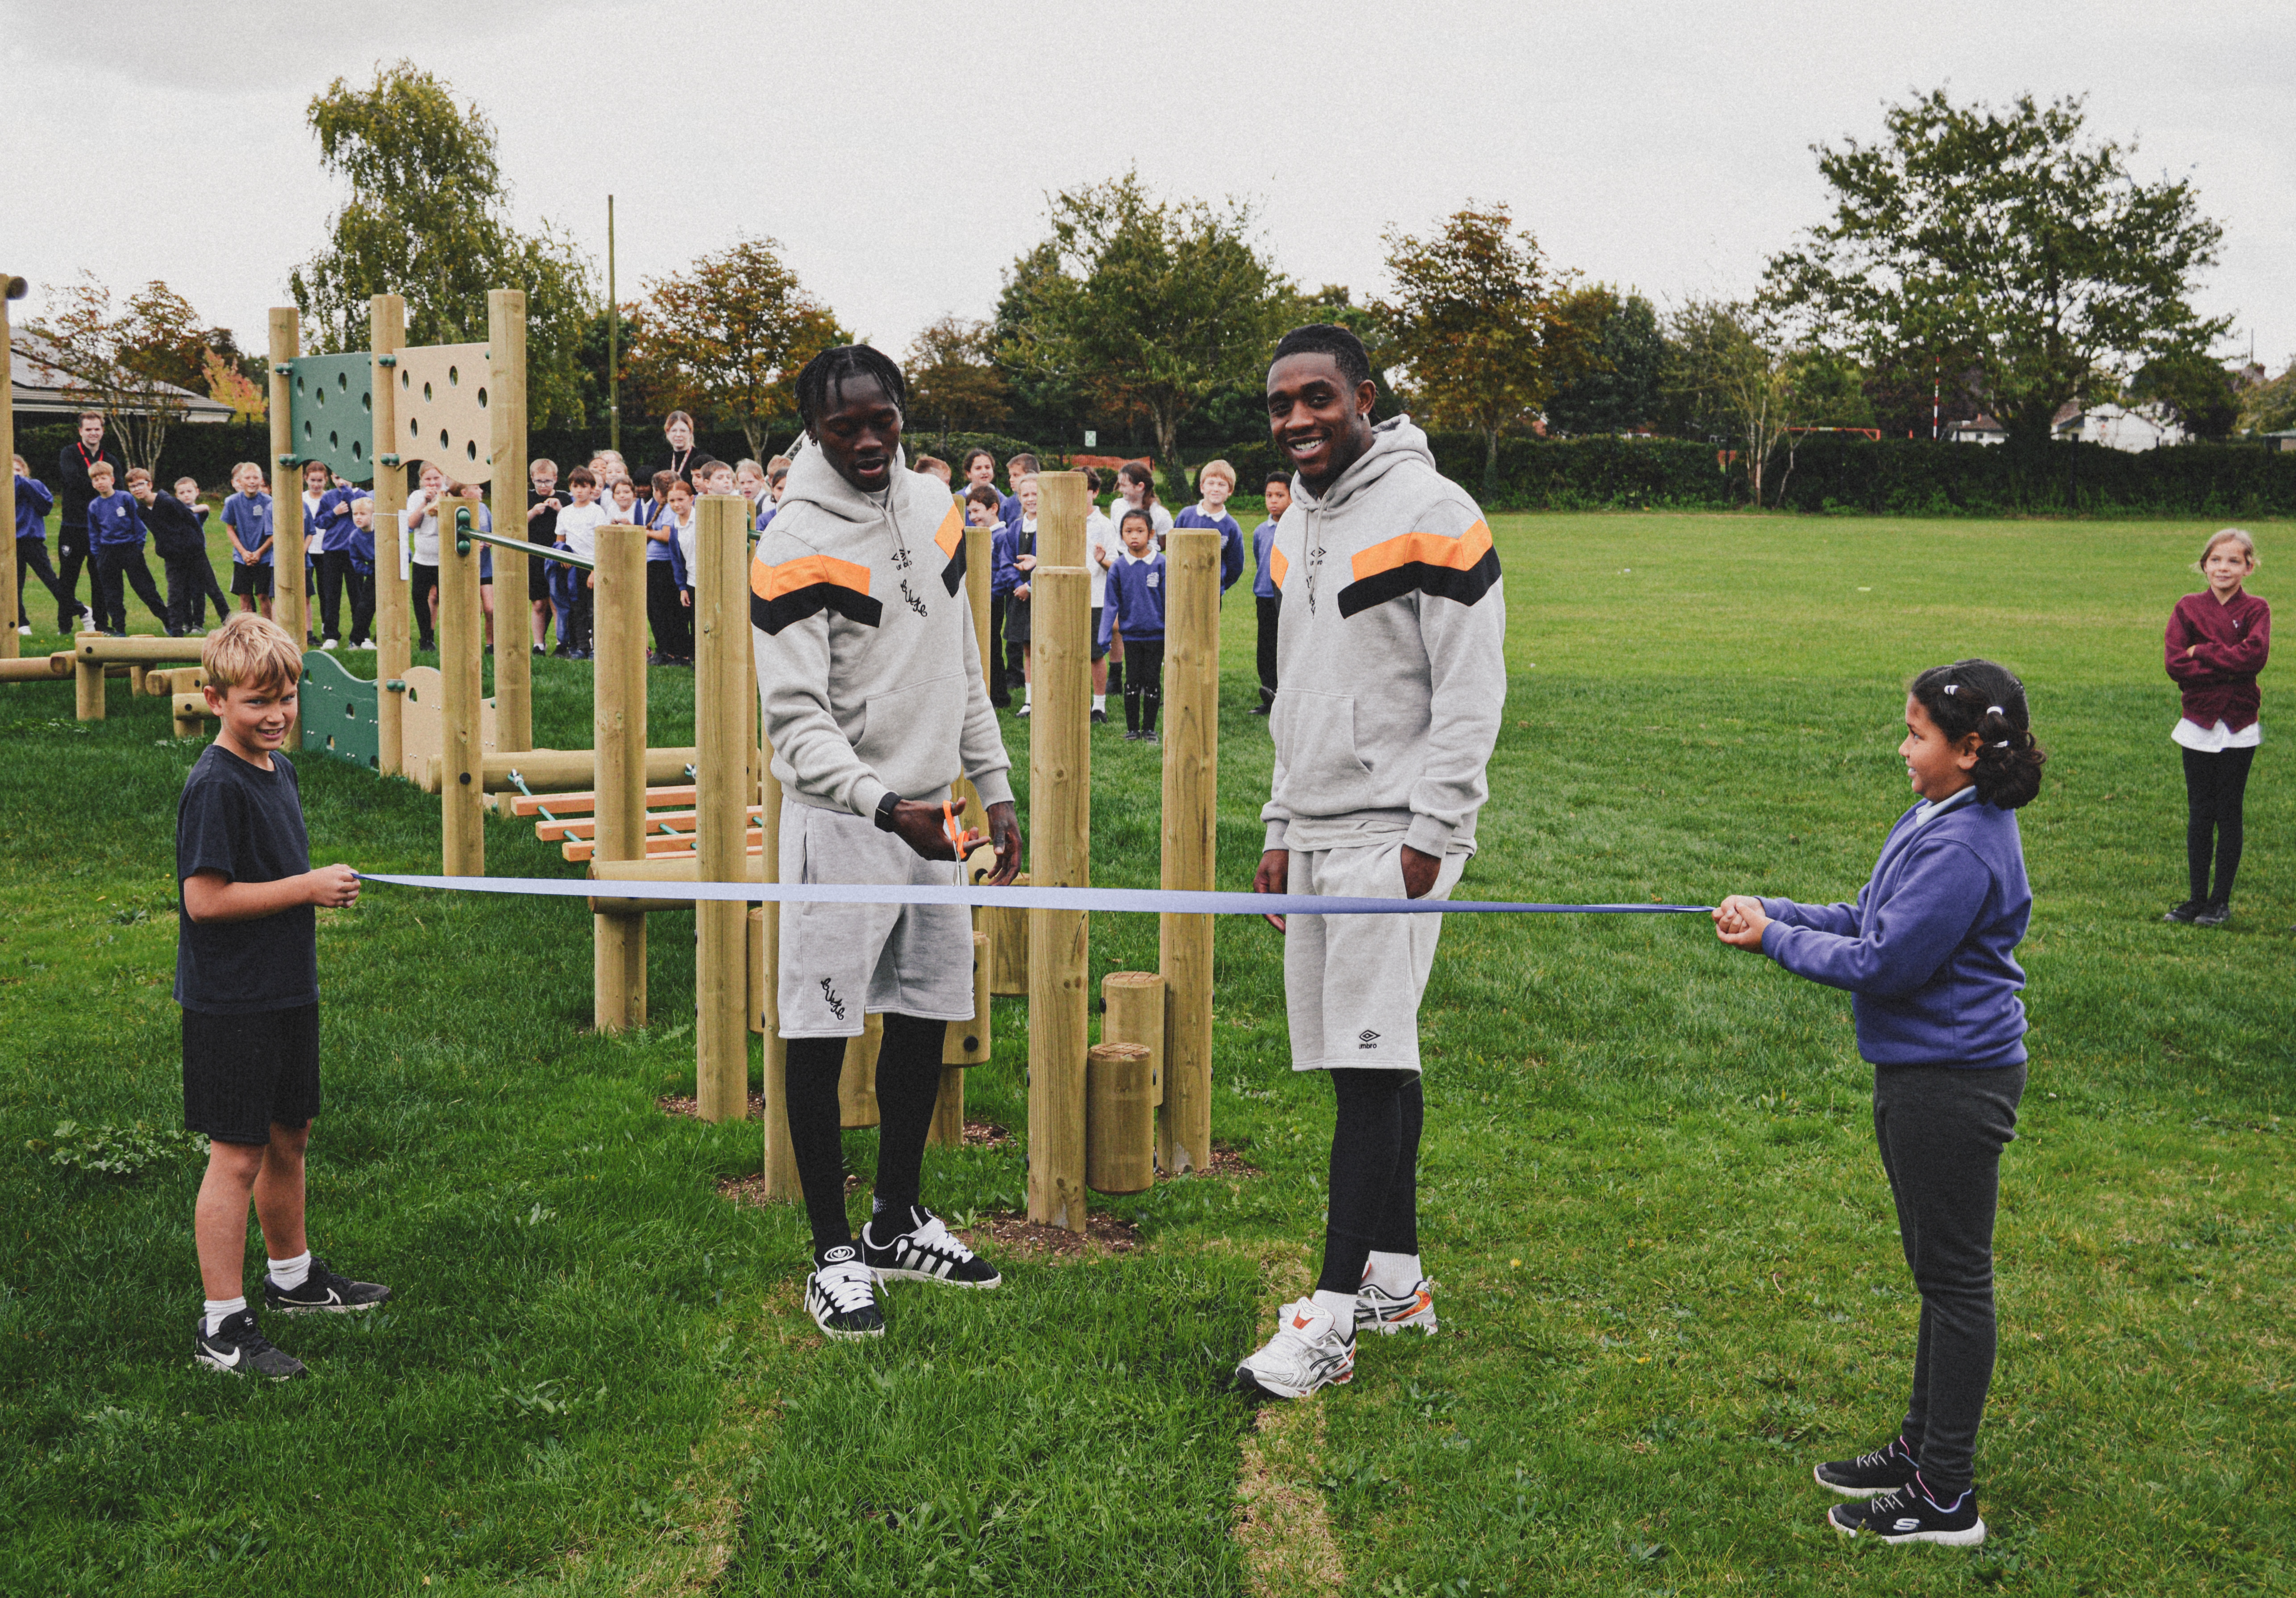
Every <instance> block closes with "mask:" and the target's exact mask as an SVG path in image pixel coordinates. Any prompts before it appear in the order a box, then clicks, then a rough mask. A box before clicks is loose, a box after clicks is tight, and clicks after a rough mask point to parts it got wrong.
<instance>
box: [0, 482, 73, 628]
mask: <svg viewBox="0 0 2296 1598" xmlns="http://www.w3.org/2000/svg"><path fill="white" fill-rule="evenodd" d="M15 459H16V614H15V615H14V616H12V617H11V618H8V619H7V622H8V625H10V626H12V627H14V628H15V629H16V630H17V632H19V633H21V634H24V635H29V634H30V633H31V630H32V624H31V623H30V622H29V621H27V620H25V619H24V574H25V572H26V571H28V570H29V571H32V572H35V573H37V575H38V577H39V579H40V581H42V582H43V583H45V584H46V585H47V586H48V593H49V594H50V595H51V596H52V597H53V599H54V600H55V602H56V604H57V607H58V608H59V609H62V608H63V603H64V590H63V585H62V584H61V583H59V582H57V581H56V569H55V568H54V567H53V566H52V565H50V564H49V563H48V511H49V508H50V507H51V506H53V504H55V503H56V496H54V495H53V494H51V493H49V492H48V486H47V484H45V483H44V482H42V481H41V480H40V479H38V478H36V477H34V476H33V475H32V469H31V468H30V467H29V466H27V465H26V464H24V457H23V456H22V455H18V456H17V457H16V458H15Z"/></svg>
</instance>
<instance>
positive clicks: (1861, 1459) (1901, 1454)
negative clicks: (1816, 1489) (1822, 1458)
mask: <svg viewBox="0 0 2296 1598" xmlns="http://www.w3.org/2000/svg"><path fill="white" fill-rule="evenodd" d="M1919 1469H1921V1465H1920V1463H1918V1462H1917V1461H1916V1460H1915V1458H1914V1455H1913V1452H1912V1450H1910V1449H1908V1448H1907V1446H1906V1439H1905V1438H1902V1437H1893V1438H1890V1446H1888V1447H1886V1448H1876V1449H1874V1451H1873V1452H1872V1453H1870V1454H1861V1455H1858V1456H1857V1458H1856V1459H1830V1460H1828V1461H1826V1462H1825V1463H1824V1464H1822V1465H1820V1466H1818V1467H1817V1468H1816V1470H1814V1471H1811V1472H1810V1474H1811V1475H1812V1476H1815V1477H1816V1478H1817V1485H1818V1486H1820V1487H1832V1488H1833V1490H1834V1491H1835V1492H1837V1493H1840V1494H1841V1496H1843V1497H1845V1498H1878V1497H1880V1496H1882V1494H1883V1493H1887V1492H1892V1491H1894V1490H1896V1489H1897V1488H1898V1487H1903V1486H1905V1485H1906V1483H1907V1482H1909V1481H1911V1480H1912V1479H1914V1472H1915V1471H1918V1470H1919Z"/></svg>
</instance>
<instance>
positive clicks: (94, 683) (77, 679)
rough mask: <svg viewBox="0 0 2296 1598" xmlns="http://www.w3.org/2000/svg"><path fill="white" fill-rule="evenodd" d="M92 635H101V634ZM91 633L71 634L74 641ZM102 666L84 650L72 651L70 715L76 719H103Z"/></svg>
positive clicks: (101, 663)
mask: <svg viewBox="0 0 2296 1598" xmlns="http://www.w3.org/2000/svg"><path fill="white" fill-rule="evenodd" d="M89 636H91V635H89V634H86V633H75V634H73V635H72V638H73V641H74V643H78V641H79V640H80V639H83V638H86V637H89ZM94 636H98V637H101V636H102V635H101V634H96V635H94ZM103 668H104V663H103V662H102V661H101V660H91V659H90V658H89V657H88V655H87V653H86V651H83V650H79V649H77V648H76V649H74V650H73V651H72V715H73V716H74V717H76V718H78V720H81V721H102V719H103V676H104V669H103Z"/></svg>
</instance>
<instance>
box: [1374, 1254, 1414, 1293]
mask: <svg viewBox="0 0 2296 1598" xmlns="http://www.w3.org/2000/svg"><path fill="white" fill-rule="evenodd" d="M1422 1274H1423V1273H1422V1272H1421V1271H1420V1268H1419V1256H1418V1255H1416V1254H1382V1253H1381V1252H1380V1251H1379V1250H1377V1249H1374V1250H1372V1251H1371V1264H1370V1266H1369V1267H1368V1268H1367V1269H1366V1270H1365V1273H1364V1285H1365V1286H1366V1287H1376V1288H1378V1289H1380V1290H1381V1291H1383V1292H1390V1293H1393V1294H1394V1295H1395V1296H1396V1297H1397V1298H1398V1299H1399V1298H1401V1297H1403V1295H1404V1294H1406V1293H1407V1292H1409V1291H1411V1290H1412V1289H1413V1288H1415V1287H1417V1286H1418V1285H1419V1282H1420V1278H1421V1275H1422Z"/></svg>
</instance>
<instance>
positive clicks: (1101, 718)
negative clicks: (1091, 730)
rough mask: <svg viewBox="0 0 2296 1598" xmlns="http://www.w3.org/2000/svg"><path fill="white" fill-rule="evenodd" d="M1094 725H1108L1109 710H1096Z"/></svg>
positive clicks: (1093, 716)
mask: <svg viewBox="0 0 2296 1598" xmlns="http://www.w3.org/2000/svg"><path fill="white" fill-rule="evenodd" d="M1092 725H1095V726H1096V727H1099V726H1106V725H1108V712H1107V711H1105V710H1095V711H1094V712H1093V713H1092Z"/></svg>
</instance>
